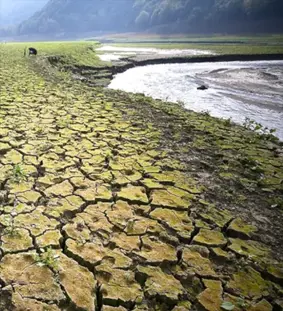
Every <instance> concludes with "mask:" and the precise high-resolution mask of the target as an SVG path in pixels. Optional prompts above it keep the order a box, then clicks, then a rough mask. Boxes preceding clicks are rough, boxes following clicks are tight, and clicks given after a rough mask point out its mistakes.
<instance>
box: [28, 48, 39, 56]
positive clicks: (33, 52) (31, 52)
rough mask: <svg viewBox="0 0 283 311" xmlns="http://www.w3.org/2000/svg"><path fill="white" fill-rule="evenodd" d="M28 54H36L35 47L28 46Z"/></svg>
mask: <svg viewBox="0 0 283 311" xmlns="http://www.w3.org/2000/svg"><path fill="white" fill-rule="evenodd" d="M28 51H29V52H28V55H29V56H30V55H37V50H36V49H35V48H29V49H28Z"/></svg>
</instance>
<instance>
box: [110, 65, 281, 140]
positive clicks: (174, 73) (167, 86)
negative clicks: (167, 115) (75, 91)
mask: <svg viewBox="0 0 283 311" xmlns="http://www.w3.org/2000/svg"><path fill="white" fill-rule="evenodd" d="M202 84H204V85H207V86H208V87H209V88H208V90H206V91H200V90H197V87H198V86H199V85H202ZM109 87H110V88H112V89H120V90H124V91H127V92H133V93H144V94H145V95H148V96H152V97H154V98H159V99H163V100H166V101H170V102H177V101H181V102H183V103H184V105H185V108H187V109H190V110H194V111H197V112H201V111H208V112H209V113H210V114H211V115H212V116H215V117H221V118H231V119H232V120H233V121H235V122H236V123H241V124H242V123H243V122H244V121H245V118H250V119H252V120H255V121H256V122H259V123H261V124H262V125H263V126H264V127H268V128H269V129H271V128H274V129H276V133H275V135H276V136H278V137H279V138H280V139H281V140H283V61H257V62H214V63H190V64H163V65H149V66H145V67H136V68H133V69H129V70H128V71H126V72H124V73H121V74H118V75H116V76H115V78H114V79H113V80H112V82H111V84H110V85H109Z"/></svg>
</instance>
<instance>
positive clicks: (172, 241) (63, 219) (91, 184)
mask: <svg viewBox="0 0 283 311" xmlns="http://www.w3.org/2000/svg"><path fill="white" fill-rule="evenodd" d="M54 44H55V43H54ZM1 48H2V50H1V53H2V54H1V55H3V59H4V61H2V62H0V69H1V76H0V83H1V94H0V102H1V106H0V120H1V122H0V204H1V211H0V226H1V245H0V248H1V258H0V284H1V287H0V310H1V311H2V310H17V311H24V310H25V311H26V310H32V311H38V310H39V311H43V310H45V311H46V310H50V311H59V310H68V311H73V310H85V311H94V310H97V311H100V310H103V311H115V310H116V311H125V310H135V311H146V310H165V311H167V310H168V311H171V310H174V311H185V310H191V311H200V310H207V311H216V310H217V311H218V310H220V309H221V305H222V304H223V303H226V305H227V304H228V303H229V302H230V304H228V305H230V307H231V305H232V306H234V310H241V311H246V310H249V311H255V310H267V311H272V310H276V309H275V308H277V310H282V308H283V288H282V285H283V266H282V255H283V254H282V247H281V246H282V243H283V240H282V236H283V231H282V230H283V229H282V210H283V195H282V193H283V184H282V180H283V164H282V163H283V150H282V144H279V143H278V142H277V141H276V140H275V139H274V138H272V137H269V136H260V135H256V134H255V133H252V132H250V131H248V130H246V129H244V128H242V127H240V126H236V125H233V124H230V123H229V122H225V121H222V120H219V119H215V118H212V117H210V116H209V115H207V114H197V113H194V112H188V111H186V110H184V109H183V108H181V107H179V106H177V105H174V104H166V103H163V102H160V101H156V100H153V99H152V98H147V97H144V96H142V95H134V94H126V93H124V92H119V91H113V90H107V89H102V88H93V87H89V86H87V85H86V84H84V83H79V82H77V81H73V80H67V79H64V80H63V79H62V80H61V81H60V83H58V80H57V79H59V77H56V80H52V75H51V74H52V72H51V70H49V71H48V70H46V68H43V67H41V62H40V61H38V62H37V61H36V60H33V59H31V60H30V62H27V61H26V59H24V58H23V57H22V49H21V48H19V47H18V46H17V45H5V46H3V47H1ZM35 69H36V70H35ZM47 69H48V68H47ZM47 71H48V72H47ZM38 72H40V74H39V73H38ZM46 72H47V73H48V74H49V76H47V73H46ZM23 76H24V77H25V78H24V79H23ZM54 79H55V78H54ZM54 82H55V83H54Z"/></svg>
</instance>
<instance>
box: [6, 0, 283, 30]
mask: <svg viewBox="0 0 283 311" xmlns="http://www.w3.org/2000/svg"><path fill="white" fill-rule="evenodd" d="M282 16H283V1H282V0H103V1H102V0H88V1H77V0H50V1H49V2H48V3H47V5H45V6H44V8H43V9H42V10H40V11H38V12H37V13H35V14H34V15H33V16H31V17H30V18H29V19H27V20H26V21H24V22H22V23H21V24H20V25H18V26H17V27H14V28H13V32H14V33H16V34H17V35H28V34H42V35H46V34H56V33H84V32H91V31H117V32H120V31H121V32H122V31H124V32H129V31H152V32H156V33H197V34H201V33H215V32H219V33H225V32H226V33H252V32H280V30H281V32H282V29H283V18H282ZM6 31H11V30H9V29H8V30H6Z"/></svg>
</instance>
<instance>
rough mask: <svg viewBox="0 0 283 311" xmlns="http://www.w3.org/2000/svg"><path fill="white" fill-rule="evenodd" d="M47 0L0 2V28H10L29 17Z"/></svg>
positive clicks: (6, 0)
mask: <svg viewBox="0 0 283 311" xmlns="http://www.w3.org/2000/svg"><path fill="white" fill-rule="evenodd" d="M47 2H48V0H0V26H11V25H15V24H17V23H20V22H22V21H24V20H25V19H27V18H29V17H31V16H32V15H33V14H34V13H35V12H36V11H38V10H40V9H41V8H42V7H43V6H44V4H46V3H47Z"/></svg>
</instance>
